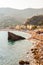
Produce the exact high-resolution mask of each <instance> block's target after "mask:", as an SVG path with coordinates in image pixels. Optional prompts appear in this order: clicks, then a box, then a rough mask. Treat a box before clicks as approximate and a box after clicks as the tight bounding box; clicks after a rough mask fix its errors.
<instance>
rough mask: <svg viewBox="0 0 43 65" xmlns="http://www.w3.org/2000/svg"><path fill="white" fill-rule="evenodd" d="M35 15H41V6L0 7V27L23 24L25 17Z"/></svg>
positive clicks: (42, 13) (42, 10)
mask: <svg viewBox="0 0 43 65" xmlns="http://www.w3.org/2000/svg"><path fill="white" fill-rule="evenodd" d="M36 15H43V8H42V9H32V8H27V9H24V10H18V9H12V8H0V27H3V26H4V27H6V26H9V25H16V24H23V23H24V22H25V20H26V19H27V18H30V17H32V16H36Z"/></svg>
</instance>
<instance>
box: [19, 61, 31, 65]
mask: <svg viewBox="0 0 43 65" xmlns="http://www.w3.org/2000/svg"><path fill="white" fill-rule="evenodd" d="M19 64H20V65H24V64H26V65H27V64H30V63H29V61H23V60H21V61H19Z"/></svg>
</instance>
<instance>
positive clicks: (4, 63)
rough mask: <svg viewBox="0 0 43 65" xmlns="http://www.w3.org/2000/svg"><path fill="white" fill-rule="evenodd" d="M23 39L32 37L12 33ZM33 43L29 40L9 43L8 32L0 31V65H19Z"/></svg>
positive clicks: (16, 32)
mask: <svg viewBox="0 0 43 65" xmlns="http://www.w3.org/2000/svg"><path fill="white" fill-rule="evenodd" d="M11 32H13V33H15V34H18V35H21V36H23V37H26V38H27V37H30V35H28V34H26V33H24V32H20V31H11ZM31 45H32V43H31V42H30V41H28V40H20V41H16V42H13V41H8V31H0V65H19V64H18V62H19V60H20V59H21V56H23V55H24V54H25V52H26V51H27V49H28V48H30V47H31Z"/></svg>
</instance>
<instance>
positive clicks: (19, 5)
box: [0, 0, 43, 9]
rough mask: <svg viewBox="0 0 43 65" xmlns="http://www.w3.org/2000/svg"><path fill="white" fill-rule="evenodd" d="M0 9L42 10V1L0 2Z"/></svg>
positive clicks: (18, 0) (16, 0)
mask: <svg viewBox="0 0 43 65" xmlns="http://www.w3.org/2000/svg"><path fill="white" fill-rule="evenodd" d="M1 7H10V8H16V9H25V8H43V0H0V8H1Z"/></svg>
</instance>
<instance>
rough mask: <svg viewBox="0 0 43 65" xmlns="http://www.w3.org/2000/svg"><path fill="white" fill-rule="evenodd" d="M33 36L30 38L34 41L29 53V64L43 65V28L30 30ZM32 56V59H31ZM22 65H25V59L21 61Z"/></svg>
mask: <svg viewBox="0 0 43 65" xmlns="http://www.w3.org/2000/svg"><path fill="white" fill-rule="evenodd" d="M29 33H30V34H31V35H32V36H31V38H29V39H28V40H30V41H31V42H32V43H33V46H32V47H31V48H30V51H29V52H28V53H27V58H28V60H26V61H27V62H28V63H29V64H28V65H43V30H37V31H36V30H35V31H30V32H29ZM29 57H30V59H29ZM19 64H20V65H24V64H25V61H23V60H21V61H19Z"/></svg>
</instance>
